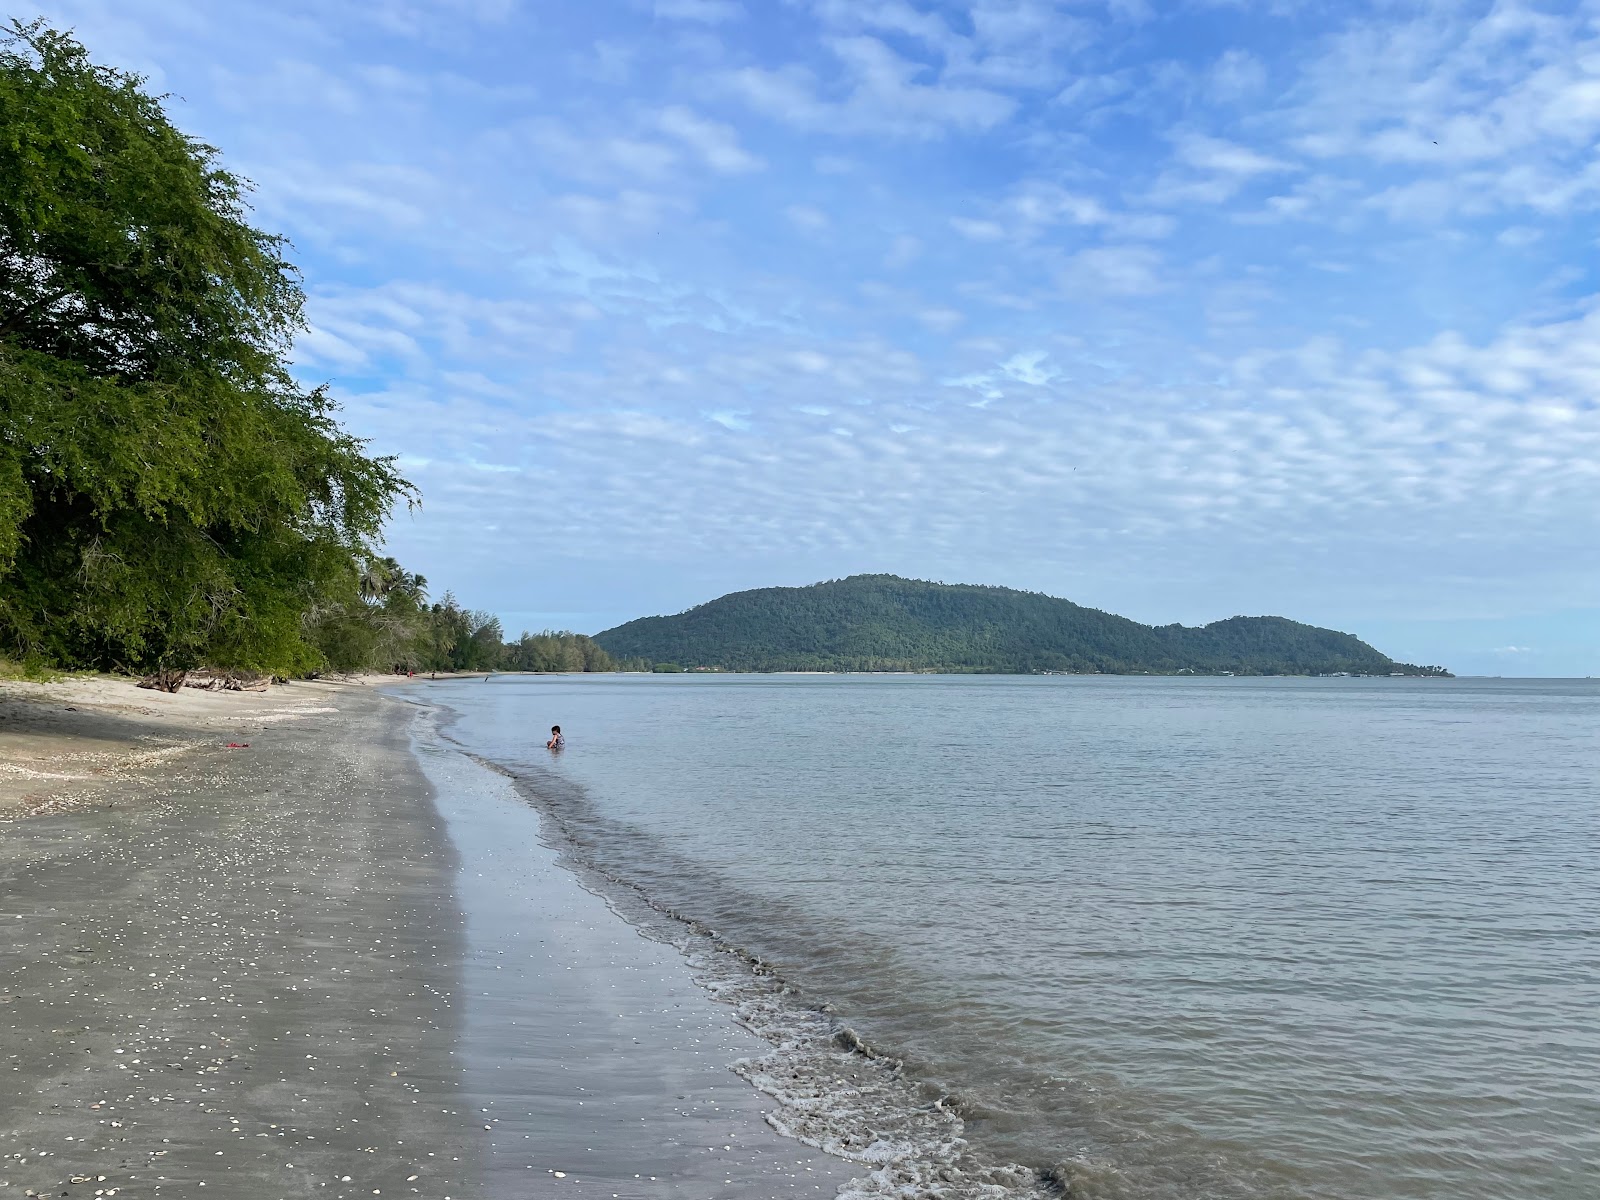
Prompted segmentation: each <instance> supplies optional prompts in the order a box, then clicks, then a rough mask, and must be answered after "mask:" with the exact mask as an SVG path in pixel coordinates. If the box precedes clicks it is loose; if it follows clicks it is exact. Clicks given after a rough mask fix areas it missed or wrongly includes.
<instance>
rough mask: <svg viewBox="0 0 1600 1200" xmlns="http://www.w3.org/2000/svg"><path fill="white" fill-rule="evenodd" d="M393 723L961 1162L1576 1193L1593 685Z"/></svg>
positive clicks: (1331, 1189) (1238, 1188)
mask: <svg viewBox="0 0 1600 1200" xmlns="http://www.w3.org/2000/svg"><path fill="white" fill-rule="evenodd" d="M428 696H429V698H438V699H441V700H444V701H445V702H446V703H448V704H449V705H450V706H451V707H453V708H454V709H456V710H457V711H458V712H459V713H460V714H461V720H460V721H459V723H458V724H457V725H455V726H454V727H453V728H452V733H453V735H454V736H455V737H457V738H459V739H460V740H461V741H463V742H464V743H466V744H468V745H469V746H471V747H472V748H473V749H475V750H477V751H478V752H480V753H482V754H484V755H486V756H487V757H490V758H492V759H495V760H497V761H499V762H501V763H504V764H506V765H507V766H509V767H511V768H513V769H514V770H516V771H517V772H518V773H519V774H520V776H521V777H522V778H523V780H524V781H525V783H526V784H527V786H528V787H529V789H530V790H531V792H532V793H533V794H535V795H537V796H538V797H539V798H540V799H541V801H542V802H544V803H547V804H548V805H550V806H551V809H552V811H553V812H555V813H556V814H557V815H558V816H559V817H560V819H561V822H562V824H563V825H564V826H565V828H566V829H567V831H568V834H569V835H570V836H571V837H572V838H573V840H574V847H573V850H574V854H575V855H576V856H577V857H579V858H581V859H584V860H586V861H588V862H591V863H593V864H594V865H596V866H598V867H600V868H602V869H604V870H606V871H609V872H611V873H613V874H615V875H617V876H618V877H620V878H621V879H624V880H626V881H628V882H630V883H633V884H636V885H637V886H639V887H640V888H641V889H643V891H644V893H645V894H646V895H648V896H649V897H651V898H652V899H653V900H654V901H656V902H657V903H660V904H662V905H666V906H670V907H672V908H674V909H675V910H677V911H679V912H681V913H683V914H684V915H686V916H689V917H693V918H697V919H699V920H701V921H704V922H706V923H707V924H709V925H710V926H712V927H714V928H715V929H716V930H717V931H718V933H720V934H721V935H722V936H723V937H725V938H727V939H728V940H729V941H731V942H733V943H735V944H737V945H740V946H742V947H744V948H746V949H748V950H750V951H751V952H753V953H757V954H760V955H762V956H763V957H765V958H767V959H769V960H771V961H773V962H774V963H776V964H777V966H778V968H779V970H780V972H781V973H782V975H783V976H784V977H786V978H788V979H790V980H792V981H794V982H795V983H796V984H798V985H799V987H800V988H801V989H802V991H803V995H804V999H805V1000H806V1001H807V1002H810V1003H820V1002H823V1001H826V1002H828V1003H829V1004H830V1005H831V1006H832V1007H833V1009H834V1010H836V1012H837V1014H838V1019H839V1020H840V1021H842V1022H845V1023H847V1024H848V1026H849V1027H850V1028H851V1029H852V1030H854V1031H855V1032H856V1033H858V1034H859V1035H860V1036H861V1037H862V1038H864V1039H865V1040H866V1041H867V1043H869V1044H870V1045H872V1046H873V1047H874V1048H876V1049H880V1050H883V1051H885V1052H887V1053H891V1054H893V1055H895V1056H898V1057H901V1058H903V1059H904V1060H905V1063H906V1066H907V1071H908V1073H909V1074H910V1075H911V1077H913V1078H914V1079H916V1080H921V1081H924V1083H925V1089H924V1091H925V1094H926V1095H928V1096H931V1095H936V1094H939V1093H945V1094H948V1095H949V1096H951V1097H952V1098H953V1102H954V1104H955V1105H956V1107H957V1110H958V1111H959V1112H960V1113H961V1114H962V1115H963V1117H964V1118H965V1126H966V1136H967V1138H968V1139H969V1140H970V1141H971V1143H972V1145H973V1147H974V1148H975V1150H976V1151H978V1152H979V1153H980V1154H981V1155H983V1156H987V1158H988V1159H989V1160H990V1161H993V1162H997V1163H1005V1162H1012V1163H1020V1164H1025V1165H1027V1166H1030V1167H1033V1168H1036V1169H1038V1170H1040V1171H1043V1172H1046V1173H1049V1174H1051V1175H1052V1176H1053V1178H1055V1179H1056V1180H1058V1181H1059V1182H1060V1183H1061V1184H1063V1185H1065V1186H1066V1188H1067V1190H1068V1192H1069V1194H1071V1195H1073V1196H1080V1197H1107V1198H1130V1200H1166V1198H1168V1197H1195V1196H1214V1197H1239V1198H1251V1200H1254V1198H1279V1197H1283V1198H1288V1197H1316V1198H1323V1197H1326V1198H1330V1200H1331V1198H1335V1197H1338V1198H1341V1200H1343V1198H1347V1197H1357V1196H1359V1197H1373V1198H1379V1200H1391V1198H1393V1200H1401V1198H1412V1197H1430V1198H1432V1197H1438V1198H1440V1200H1443V1198H1445V1197H1449V1198H1450V1200H1479V1198H1481V1200H1490V1198H1495V1200H1503V1198H1506V1197H1530V1198H1532V1197H1540V1198H1541V1200H1547V1198H1551V1197H1574V1198H1576V1197H1580V1196H1582V1197H1590V1196H1593V1195H1595V1194H1597V1192H1600V1022H1597V1020H1596V1016H1595V1014H1596V1013H1597V1012H1600V970H1597V968H1600V876H1597V874H1596V868H1597V867H1600V733H1597V730H1600V685H1597V684H1595V683H1591V682H1587V681H1498V680H1453V681H1447V680H1398V679H1397V680H1354V679H1351V680H1250V679H1227V680H1202V679H1193V680H1175V679H1159V680H1155V679H1132V678H1002V677H979V678H959V677H772V676H761V677H751V676H745V677H739V676H710V677H689V678H681V677H679V678H673V677H665V678H663V677H590V678H582V677H545V678H528V677H501V678H496V679H494V680H492V681H491V682H489V683H487V684H485V683H482V682H476V681H474V682H470V683H467V682H463V683H459V684H455V683H452V684H445V685H440V686H438V687H437V688H432V689H429V690H428ZM555 722H560V723H561V724H562V726H563V727H564V728H565V730H566V734H567V738H568V748H567V749H566V751H565V752H563V753H562V754H561V755H559V756H551V755H550V754H549V753H547V752H546V751H545V750H544V749H543V741H544V738H545V737H546V736H547V731H548V728H549V726H550V725H551V724H552V723H555Z"/></svg>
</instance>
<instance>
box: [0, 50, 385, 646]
mask: <svg viewBox="0 0 1600 1200" xmlns="http://www.w3.org/2000/svg"><path fill="white" fill-rule="evenodd" d="M245 196H246V186H245V184H244V182H243V181H242V180H240V179H239V178H238V177H237V176H235V175H233V174H231V173H230V172H228V171H227V170H225V169H224V168H223V167H222V166H221V164H220V161H219V155H218V152H217V151H216V150H215V149H213V148H212V147H210V146H207V145H204V144H203V143H201V142H199V141H197V140H195V139H194V138H192V137H189V136H188V135H186V134H184V133H182V132H181V131H180V130H178V129H177V128H176V127H175V126H174V125H173V124H172V123H171V122H170V121H169V120H168V118H167V116H166V114H165V112H164V111H163V108H162V103H161V98H160V97H157V96H153V95H151V94H150V93H149V92H148V91H146V90H145V88H144V83H143V81H142V80H141V79H140V78H138V77H137V76H134V75H130V74H127V73H124V72H121V71H118V70H116V69H114V68H110V67H106V66H101V65H97V64H95V63H93V62H91V61H90V59H89V56H88V53H87V52H86V51H85V49H84V48H83V47H82V46H81V45H79V44H78V43H77V42H76V41H75V40H74V39H73V38H72V37H70V36H69V35H67V34H64V33H60V32H56V31H54V30H51V29H49V28H47V27H45V26H44V25H42V24H40V23H34V24H31V25H22V24H17V23H13V24H12V25H11V26H10V28H9V31H8V32H7V33H5V34H4V35H3V36H0V649H4V650H5V651H7V652H9V653H11V654H14V655H21V656H37V657H42V658H47V659H50V660H52V661H55V662H58V663H63V664H69V665H87V666H99V667H109V668H120V669H124V670H144V669H151V668H156V667H161V666H179V667H181V666H186V665H189V664H192V663H196V662H200V661H206V662H209V663H213V664H215V665H220V666H229V667H239V668H248V669H255V670H274V671H279V672H291V671H298V670H303V669H307V668H309V667H314V666H315V665H316V664H317V661H318V659H319V651H318V649H317V648H316V646H315V645H313V644H312V642H311V641H310V640H308V637H307V631H308V627H309V626H308V616H309V615H310V614H313V613H314V612H315V611H316V610H317V608H318V606H319V605H326V604H328V603H331V602H340V601H342V600H344V599H348V598H351V597H354V596H355V595H356V594H357V591H358V588H359V586H360V581H359V578H358V567H357V564H358V563H359V562H363V561H367V560H368V559H370V553H369V551H370V546H371V544H372V542H373V541H374V540H375V539H376V538H377V536H378V535H379V533H380V530H381V527H382V524H383V521H384V519H385V517H386V516H387V514H388V513H389V511H390V510H391V508H392V507H393V505H394V504H395V503H396V502H397V501H400V500H413V499H414V498H415V493H414V491H413V489H412V488H411V485H410V484H409V483H407V482H406V481H405V480H404V479H403V478H402V477H401V475H400V474H399V472H398V470H397V468H396V466H395V463H394V461H393V459H391V458H384V457H375V456H373V455H371V454H369V453H368V452H367V448H366V446H365V444H364V443H363V442H362V441H361V440H360V439H357V438H355V437H353V436H352V435H350V434H349V433H347V432H346V431H344V430H343V429H342V428H340V426H339V425H338V423H337V421H336V419H335V405H334V403H333V401H332V400H331V398H330V397H329V396H328V394H327V392H326V391H325V390H323V389H307V388H305V387H302V386H301V385H299V384H298V383H297V382H296V381H295V380H294V378H293V377H292V376H291V374H290V371H289V366H288V360H287V353H288V350H289V347H290V344H291V341H292V338H293V336H294V334H295V332H296V331H297V330H298V329H299V328H300V327H301V325H302V309H303V305H304V299H305V297H304V294H303V291H302V289H301V286H300V282H299V277H298V275H297V274H296V272H295V269H294V268H293V267H292V266H291V265H290V263H289V262H288V261H287V260H286V258H285V257H284V254H285V250H286V246H285V243H284V240H283V239H282V238H281V237H278V236H276V235H273V234H269V233H264V232H262V231H260V230H257V229H255V228H253V227H252V226H251V224H250V223H249V221H248V219H247V217H248V213H247V208H246V204H245Z"/></svg>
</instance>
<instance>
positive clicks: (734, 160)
mask: <svg viewBox="0 0 1600 1200" xmlns="http://www.w3.org/2000/svg"><path fill="white" fill-rule="evenodd" d="M659 123H660V126H661V129H662V131H663V132H664V133H667V134H670V135H671V136H672V137H675V138H677V139H678V140H679V141H681V142H683V143H684V144H685V145H687V146H688V147H689V148H690V149H691V150H693V151H694V152H695V153H696V154H697V155H699V156H700V158H701V159H702V160H703V161H704V162H705V164H706V165H707V166H709V167H710V168H711V169H712V170H714V171H719V172H721V173H722V174H724V175H742V174H744V173H746V172H749V171H759V170H761V168H762V167H763V166H764V165H765V164H763V163H762V161H761V160H760V159H759V158H757V157H756V156H755V155H754V154H751V153H749V152H748V151H746V150H745V149H744V148H743V147H742V146H740V145H739V135H738V133H737V132H736V131H735V130H734V128H733V126H731V125H724V124H721V123H720V122H717V121H708V120H706V119H705V118H703V117H699V116H696V115H695V114H694V113H693V112H691V111H690V110H689V109H687V108H684V107H683V106H682V105H678V104H675V105H672V106H671V107H669V108H666V109H663V110H662V112H661V115H660V118H659Z"/></svg>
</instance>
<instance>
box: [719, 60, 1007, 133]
mask: <svg viewBox="0 0 1600 1200" xmlns="http://www.w3.org/2000/svg"><path fill="white" fill-rule="evenodd" d="M827 46H828V48H829V49H830V50H831V51H832V54H833V56H834V58H835V59H837V61H838V65H839V74H838V79H837V81H836V82H833V83H828V84H825V83H824V82H823V81H822V80H821V79H819V78H818V77H817V75H816V74H815V73H813V72H812V71H811V70H810V69H809V68H806V67H803V66H799V65H789V66H785V67H779V68H776V69H771V68H762V67H743V68H740V69H738V70H735V71H732V72H730V73H728V74H726V75H725V76H724V77H723V79H722V84H723V86H724V87H725V88H726V89H727V90H729V91H731V92H732V93H733V94H735V95H737V96H739V97H741V98H742V99H743V100H744V101H745V102H747V103H748V104H750V105H752V106H753V107H755V108H756V109H758V110H760V111H762V112H765V113H767V114H768V115H770V116H773V117H776V118H778V119H779V120H782V121H785V122H787V123H789V124H791V125H795V126H798V127H800V128H803V129H809V130H822V131H826V132H831V133H836V134H838V133H879V134H890V135H895V136H904V137H916V138H933V137H939V136H942V135H944V134H947V133H951V132H966V133H975V132H982V131H983V130H986V129H990V128H992V127H993V126H995V125H997V124H999V123H1000V122H1002V121H1004V120H1005V119H1006V118H1008V117H1009V116H1010V115H1011V114H1012V113H1013V112H1014V111H1015V110H1016V102H1015V101H1014V100H1013V99H1011V98H1010V97H1008V96H1005V95H1002V94H1001V93H999V92H996V91H992V90H988V89H985V88H980V87H969V86H962V85H956V84H950V83H947V82H944V81H942V80H939V79H937V78H936V79H934V80H933V81H932V82H926V83H925V82H922V81H921V80H922V77H924V76H928V75H931V74H933V72H932V71H931V69H930V68H929V67H927V66H926V65H924V64H921V63H917V62H914V61H911V60H909V59H905V58H902V57H901V56H900V55H898V54H896V53H895V52H894V51H893V50H891V49H890V48H889V47H888V46H886V45H885V44H884V43H883V42H881V41H879V40H878V39H876V38H872V37H865V36H857V37H837V38H831V39H829V40H828V42H827Z"/></svg>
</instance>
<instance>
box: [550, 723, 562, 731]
mask: <svg viewBox="0 0 1600 1200" xmlns="http://www.w3.org/2000/svg"><path fill="white" fill-rule="evenodd" d="M550 732H551V733H560V732H561V726H559V725H552V726H550Z"/></svg>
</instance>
